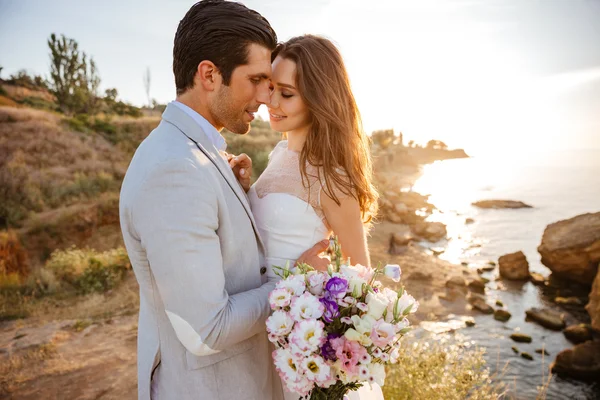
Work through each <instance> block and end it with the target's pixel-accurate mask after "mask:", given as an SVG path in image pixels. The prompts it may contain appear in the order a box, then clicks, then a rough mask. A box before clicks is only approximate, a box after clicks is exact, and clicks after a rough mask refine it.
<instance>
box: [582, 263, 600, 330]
mask: <svg viewBox="0 0 600 400" xmlns="http://www.w3.org/2000/svg"><path fill="white" fill-rule="evenodd" d="M585 309H586V310H587V312H588V314H590V318H591V319H592V328H594V329H595V330H597V331H599V332H600V274H596V279H594V284H593V285H592V291H591V292H590V301H589V303H588V304H587V306H585Z"/></svg>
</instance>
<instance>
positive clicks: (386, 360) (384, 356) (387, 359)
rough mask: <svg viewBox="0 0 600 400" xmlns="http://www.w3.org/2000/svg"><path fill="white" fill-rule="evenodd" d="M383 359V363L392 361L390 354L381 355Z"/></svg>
mask: <svg viewBox="0 0 600 400" xmlns="http://www.w3.org/2000/svg"><path fill="white" fill-rule="evenodd" d="M379 358H380V359H381V361H383V362H388V361H390V355H389V354H388V353H383V354H381V357H379Z"/></svg>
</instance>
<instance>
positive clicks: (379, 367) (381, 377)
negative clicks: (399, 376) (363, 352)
mask: <svg viewBox="0 0 600 400" xmlns="http://www.w3.org/2000/svg"><path fill="white" fill-rule="evenodd" d="M369 374H370V378H369V382H371V380H372V382H373V383H377V384H378V385H379V386H383V385H384V383H385V367H384V366H383V364H377V363H373V364H371V365H369Z"/></svg>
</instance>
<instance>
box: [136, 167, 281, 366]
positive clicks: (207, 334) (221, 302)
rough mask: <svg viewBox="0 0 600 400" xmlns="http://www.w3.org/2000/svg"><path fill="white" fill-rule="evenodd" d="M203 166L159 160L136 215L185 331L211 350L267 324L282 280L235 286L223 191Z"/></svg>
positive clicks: (180, 333) (183, 335)
mask: <svg viewBox="0 0 600 400" xmlns="http://www.w3.org/2000/svg"><path fill="white" fill-rule="evenodd" d="M197 168H198V167H197V166H196V165H194V164H192V162H191V161H189V160H176V161H169V162H166V163H163V164H161V165H159V166H158V167H156V168H155V169H154V170H153V171H152V172H151V173H150V174H149V176H148V178H147V179H146V180H145V182H144V184H143V185H142V189H141V191H140V192H139V195H138V196H137V199H136V200H135V201H134V205H133V208H132V216H133V223H134V226H135V230H136V231H137V235H138V236H139V239H140V241H141V244H142V247H143V248H144V249H145V250H146V253H147V258H148V262H149V265H150V269H151V271H152V273H153V275H154V279H155V280H156V285H157V287H158V291H159V293H160V296H161V298H162V301H163V303H164V307H165V310H166V313H167V316H168V318H169V320H170V322H171V325H172V326H173V329H174V330H175V333H176V334H177V337H178V339H179V340H180V341H181V343H182V344H183V345H184V346H185V347H186V348H187V350H189V351H190V352H191V353H193V354H195V355H198V356H203V355H209V354H214V353H217V352H219V351H221V350H224V349H227V348H229V347H230V346H232V345H234V344H236V343H238V342H241V341H243V340H245V339H248V338H250V337H252V336H254V335H256V334H257V333H259V332H263V331H265V320H266V318H267V317H268V315H269V311H270V310H269V304H268V294H269V292H270V291H271V290H273V288H274V283H266V284H264V285H262V286H261V287H259V288H256V289H252V290H249V291H247V292H241V293H236V294H234V295H229V294H228V293H227V291H226V290H225V276H224V273H223V260H222V256H221V247H220V241H219V237H218V236H217V233H216V231H217V228H218V227H219V221H218V204H217V196H216V193H215V191H214V188H213V187H212V186H211V184H210V183H209V182H208V179H207V177H206V176H204V174H202V173H198V171H197ZM256 268H257V271H258V269H259V266H258V265H257V266H256Z"/></svg>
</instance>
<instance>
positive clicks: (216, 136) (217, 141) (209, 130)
mask: <svg viewBox="0 0 600 400" xmlns="http://www.w3.org/2000/svg"><path fill="white" fill-rule="evenodd" d="M172 103H173V104H174V105H176V106H177V107H179V108H180V109H181V110H183V111H184V112H185V113H186V114H187V115H189V116H190V117H192V118H193V120H194V121H196V123H197V124H198V125H200V128H202V130H203V131H204V133H206V136H208V138H209V139H210V141H211V142H212V144H213V145H214V146H215V148H216V149H217V150H218V151H219V152H222V151H225V149H226V148H227V142H226V141H225V138H224V137H223V136H221V134H220V133H219V131H218V130H217V129H216V128H215V127H214V126H212V125H211V123H210V122H208V121H207V120H206V118H204V117H203V116H202V115H200V114H198V113H197V112H196V111H194V110H192V109H191V108H190V107H188V106H186V105H185V104H183V103H181V102H179V101H177V100H173V101H172Z"/></svg>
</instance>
